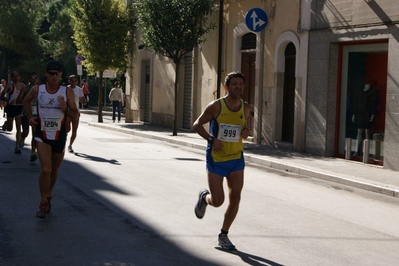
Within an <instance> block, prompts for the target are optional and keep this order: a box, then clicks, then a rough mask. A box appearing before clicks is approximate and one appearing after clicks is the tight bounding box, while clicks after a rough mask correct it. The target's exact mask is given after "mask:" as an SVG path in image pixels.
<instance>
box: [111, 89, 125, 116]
mask: <svg viewBox="0 0 399 266" xmlns="http://www.w3.org/2000/svg"><path fill="white" fill-rule="evenodd" d="M114 85H115V87H114V88H112V89H111V91H110V92H109V95H108V98H109V100H110V101H111V102H112V122H114V123H115V112H116V110H118V122H120V121H121V109H122V106H123V100H124V99H123V91H122V89H121V85H120V83H119V82H118V81H116V82H115V83H114Z"/></svg>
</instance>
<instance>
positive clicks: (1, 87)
mask: <svg viewBox="0 0 399 266" xmlns="http://www.w3.org/2000/svg"><path fill="white" fill-rule="evenodd" d="M6 86H7V82H6V80H5V79H2V80H1V83H0V95H1V93H2V92H3V90H4V89H5V88H6ZM6 105H7V102H6V101H3V99H1V98H0V108H1V109H0V110H3V117H6V109H5V107H6Z"/></svg>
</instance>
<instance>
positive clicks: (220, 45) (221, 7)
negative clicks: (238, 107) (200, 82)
mask: <svg viewBox="0 0 399 266" xmlns="http://www.w3.org/2000/svg"><path fill="white" fill-rule="evenodd" d="M223 9H224V3H223V0H220V3H219V42H218V73H217V81H216V99H219V98H220V82H221V75H222V45H223V43H222V42H223Z"/></svg>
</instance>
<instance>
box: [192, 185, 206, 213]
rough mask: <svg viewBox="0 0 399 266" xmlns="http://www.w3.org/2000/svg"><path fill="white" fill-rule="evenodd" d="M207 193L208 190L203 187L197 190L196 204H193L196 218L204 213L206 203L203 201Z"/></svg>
mask: <svg viewBox="0 0 399 266" xmlns="http://www.w3.org/2000/svg"><path fill="white" fill-rule="evenodd" d="M208 194H209V190H207V189H203V190H201V191H200V192H199V195H198V201H197V204H195V208H194V212H195V215H196V216H197V218H198V219H202V218H203V217H204V215H205V211H206V206H208V203H206V201H205V197H206V195H208Z"/></svg>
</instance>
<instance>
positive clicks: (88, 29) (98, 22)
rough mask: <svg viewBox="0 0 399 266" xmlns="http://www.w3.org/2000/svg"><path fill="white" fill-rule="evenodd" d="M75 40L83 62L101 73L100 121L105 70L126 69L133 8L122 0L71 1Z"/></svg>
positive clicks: (91, 72) (90, 69) (86, 66)
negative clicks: (128, 6)
mask: <svg viewBox="0 0 399 266" xmlns="http://www.w3.org/2000/svg"><path fill="white" fill-rule="evenodd" d="M71 8H72V10H73V12H72V21H73V22H72V26H73V29H74V34H73V39H74V42H75V44H76V46H77V48H78V52H79V53H81V54H82V56H83V57H84V60H83V65H84V66H85V68H86V69H87V71H88V72H89V74H92V75H94V74H95V73H96V72H98V73H99V76H100V78H99V86H98V87H99V92H98V122H99V123H102V122H103V118H102V99H103V92H102V83H103V72H104V70H107V69H115V70H118V69H125V68H126V64H127V55H128V47H129V43H128V40H129V37H128V31H129V30H131V27H132V18H131V12H130V10H129V9H128V8H127V7H126V6H125V5H124V1H121V0H71Z"/></svg>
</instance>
